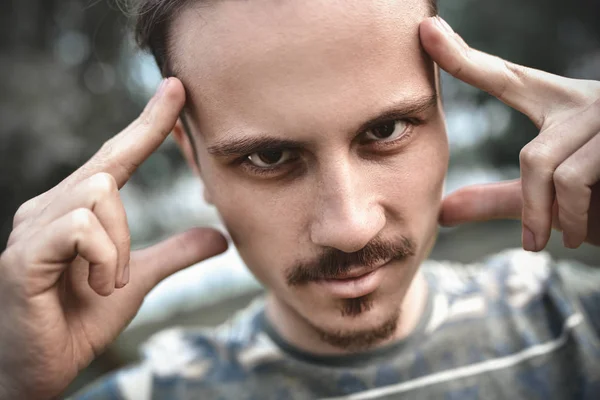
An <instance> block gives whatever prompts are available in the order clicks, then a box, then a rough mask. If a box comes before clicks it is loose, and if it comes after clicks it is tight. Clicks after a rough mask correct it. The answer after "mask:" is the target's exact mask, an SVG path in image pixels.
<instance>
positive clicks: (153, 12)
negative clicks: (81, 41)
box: [134, 0, 437, 76]
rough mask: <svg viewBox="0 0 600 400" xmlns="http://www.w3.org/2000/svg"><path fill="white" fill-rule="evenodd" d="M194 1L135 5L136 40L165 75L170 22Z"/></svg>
mask: <svg viewBox="0 0 600 400" xmlns="http://www.w3.org/2000/svg"><path fill="white" fill-rule="evenodd" d="M192 1H200V0H137V3H136V4H135V6H134V15H136V21H135V39H136V42H137V44H138V46H140V48H142V49H144V50H149V51H150V52H151V53H152V55H153V56H154V59H155V60H156V64H157V65H158V68H159V69H160V71H161V73H162V75H163V76H168V75H171V74H172V73H173V72H174V71H173V70H172V67H173V66H172V65H171V64H170V57H169V48H170V43H169V42H170V39H171V38H170V33H171V32H170V24H171V22H172V21H173V20H174V19H175V18H176V17H177V14H178V13H179V12H181V11H182V10H183V8H184V7H186V6H187V5H188V4H189V3H191V2H192ZM213 1H214V0H213ZM427 2H428V3H429V13H430V15H431V16H434V15H437V0H427Z"/></svg>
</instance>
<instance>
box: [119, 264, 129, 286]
mask: <svg viewBox="0 0 600 400" xmlns="http://www.w3.org/2000/svg"><path fill="white" fill-rule="evenodd" d="M121 282H122V284H123V286H125V285H127V284H128V283H129V264H127V265H125V268H123V276H122V277H121Z"/></svg>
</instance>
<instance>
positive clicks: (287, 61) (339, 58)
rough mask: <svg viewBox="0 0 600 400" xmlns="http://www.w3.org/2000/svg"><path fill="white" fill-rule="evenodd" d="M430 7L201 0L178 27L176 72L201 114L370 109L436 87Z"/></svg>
mask: <svg viewBox="0 0 600 400" xmlns="http://www.w3.org/2000/svg"><path fill="white" fill-rule="evenodd" d="M429 13H430V11H429V7H428V3H427V0H383V1H375V0H373V1H366V0H337V1H336V0H251V1H240V0H220V1H210V2H203V1H198V2H195V3H194V4H193V5H192V6H190V8H188V9H186V10H185V11H184V12H182V13H181V14H180V15H179V16H178V17H177V19H176V20H175V23H174V24H173V32H172V34H173V36H172V50H173V51H172V59H173V66H174V68H173V69H174V72H175V74H176V75H177V76H179V77H180V78H181V79H182V81H183V82H184V85H185V86H186V89H187V94H188V99H189V100H190V104H191V106H192V108H193V110H194V111H195V112H197V113H198V114H200V115H199V119H200V120H218V119H228V120H230V121H231V120H232V116H233V115H235V117H234V118H233V120H240V121H241V120H244V121H245V122H248V121H249V120H252V119H253V118H254V119H256V118H258V117H264V118H274V119H277V120H278V121H281V119H282V118H283V119H286V118H287V119H290V118H291V119H295V118H297V119H301V120H303V121H305V122H306V119H307V117H309V116H310V117H311V118H312V119H314V120H318V116H319V113H324V112H325V111H326V110H329V111H330V110H340V109H351V111H352V112H353V113H356V112H360V110H359V108H361V107H362V108H365V112H367V110H366V109H367V108H370V109H372V108H376V107H386V106H388V105H389V104H391V103H394V102H397V101H406V100H410V99H411V98H415V97H419V96H421V97H422V96H423V95H428V94H432V93H433V82H432V81H433V73H432V72H433V66H432V65H433V64H432V63H431V61H430V60H429V59H428V58H427V57H426V56H425V55H424V53H423V51H422V49H421V46H420V43H419V36H418V25H419V23H420V21H422V20H423V19H424V18H425V17H427V16H429ZM267 116H269V117H267ZM264 118H263V119H264ZM232 123H233V122H232Z"/></svg>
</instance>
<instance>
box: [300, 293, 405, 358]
mask: <svg viewBox="0 0 600 400" xmlns="http://www.w3.org/2000/svg"><path fill="white" fill-rule="evenodd" d="M372 307H373V299H372V296H371V295H366V296H362V297H358V298H354V299H344V300H342V303H341V307H340V314H341V316H342V318H352V319H356V318H359V317H360V316H361V315H363V314H364V313H367V312H368V311H369V310H370V309H371V308H372ZM399 319H400V309H399V308H398V309H396V310H395V311H394V312H393V313H392V314H390V316H389V317H388V318H386V319H385V320H384V321H383V322H381V323H380V324H379V325H377V326H375V327H373V328H370V329H362V330H343V329H338V330H335V329H325V328H323V327H321V326H317V325H315V324H313V323H312V322H310V321H307V322H308V323H309V324H310V325H311V326H312V328H313V329H314V331H315V332H316V333H317V334H318V335H319V338H320V339H321V340H322V341H323V342H325V343H327V344H329V345H331V346H333V347H336V348H338V349H340V350H344V351H350V352H357V351H365V350H368V349H371V348H373V347H375V346H377V345H378V344H380V343H382V342H384V341H386V340H388V339H390V338H392V337H393V336H394V333H395V332H396V330H397V327H398V320H399Z"/></svg>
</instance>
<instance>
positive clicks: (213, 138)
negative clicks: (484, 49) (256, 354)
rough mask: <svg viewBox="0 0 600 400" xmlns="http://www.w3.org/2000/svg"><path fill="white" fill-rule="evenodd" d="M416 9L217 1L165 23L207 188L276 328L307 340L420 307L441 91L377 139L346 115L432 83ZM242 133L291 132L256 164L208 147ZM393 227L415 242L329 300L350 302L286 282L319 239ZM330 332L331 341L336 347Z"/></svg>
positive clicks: (349, 346)
mask: <svg viewBox="0 0 600 400" xmlns="http://www.w3.org/2000/svg"><path fill="white" fill-rule="evenodd" d="M317 10H318V11H317ZM427 12H428V10H427V8H426V6H425V4H424V3H423V2H421V1H418V0H415V1H409V2H396V1H389V2H361V1H351V2H346V1H344V2H337V1H334V2H321V1H309V2H304V3H300V2H293V1H292V2H275V1H257V2H229V1H224V2H218V3H217V4H214V5H211V6H210V7H209V8H206V7H201V8H197V9H190V10H188V11H186V12H184V13H183V14H182V15H181V16H180V17H179V19H178V20H176V22H175V26H176V27H181V29H177V28H175V30H174V37H175V38H176V39H175V43H176V44H175V47H174V54H175V58H174V61H175V66H176V67H175V71H176V74H177V76H178V77H179V78H180V79H181V80H182V82H183V83H184V86H185V87H186V88H187V93H188V98H189V99H190V100H191V101H190V104H192V105H193V113H190V114H191V115H193V117H194V118H193V121H192V122H193V123H192V124H191V125H192V126H193V128H192V130H193V132H194V135H195V140H197V145H198V147H197V149H198V156H199V164H200V174H201V177H202V180H203V181H204V184H205V190H206V197H207V198H208V199H209V200H210V201H211V202H212V203H213V204H214V205H215V206H216V207H217V209H218V210H219V212H220V214H221V216H222V218H223V220H224V222H225V225H226V226H227V229H228V231H229V233H230V234H231V236H232V238H233V240H234V242H235V244H236V246H237V248H238V250H239V252H240V255H241V256H242V258H243V259H244V261H245V262H246V264H247V265H248V267H249V268H250V270H251V271H252V272H253V273H254V274H255V275H256V276H257V277H258V279H259V280H260V281H261V282H262V283H263V284H264V285H265V286H266V287H267V288H269V290H270V294H271V295H270V298H269V302H268V316H269V318H270V319H271V320H272V322H273V323H274V325H275V327H276V328H277V329H278V330H280V332H281V333H282V334H283V335H284V336H285V337H286V338H288V340H290V341H291V342H292V343H294V344H296V345H298V346H300V347H302V348H305V349H307V350H309V351H313V352H320V353H336V352H346V351H350V350H356V349H357V348H361V347H367V346H372V345H373V344H374V343H372V342H371V341H368V340H366V341H365V335H367V336H368V333H369V332H373V331H378V330H379V331H381V330H382V329H383V328H384V326H386V325H387V329H385V330H386V332H387V333H386V334H385V335H383V336H384V337H383V338H379V340H378V341H379V342H381V340H391V339H394V338H398V337H400V336H403V335H405V334H406V333H407V332H408V331H410V329H411V327H412V326H414V323H415V321H416V320H417V318H418V316H419V313H420V309H421V307H422V303H423V297H424V295H425V286H424V285H423V283H422V281H421V280H420V279H418V280H416V281H414V282H417V284H416V290H412V291H409V288H410V286H411V283H412V282H413V278H414V277H415V275H416V273H417V271H418V267H419V265H420V264H421V262H422V260H423V259H424V258H425V257H426V255H427V253H428V251H429V249H430V247H431V245H432V243H433V240H434V237H435V233H436V229H437V218H438V212H439V206H440V201H441V195H442V186H443V181H444V176H445V173H446V169H447V164H448V144H447V138H446V132H445V127H444V120H443V113H442V107H441V103H440V102H439V99H438V101H433V102H432V103H431V105H430V107H428V108H427V109H425V110H423V111H422V112H414V113H412V114H410V115H407V116H406V117H407V119H408V118H419V119H421V120H422V122H421V123H420V124H419V125H415V126H410V127H409V128H408V130H409V131H408V132H406V134H404V136H403V137H402V140H398V141H397V142H396V143H394V144H392V145H388V146H379V145H377V144H376V143H365V132H364V131H361V128H360V127H361V125H363V124H364V123H366V122H368V121H369V120H371V119H373V118H375V117H378V116H379V115H381V114H383V113H385V112H386V111H389V110H391V109H398V108H405V107H406V106H414V105H417V104H419V103H421V102H423V101H422V100H423V99H428V98H431V97H433V96H435V95H436V86H435V85H436V84H435V78H434V77H435V74H434V65H433V62H432V61H431V60H430V59H429V57H428V56H427V55H426V54H425V53H424V52H423V51H422V48H421V45H420V42H419V37H418V26H419V22H420V21H422V20H423V19H424V18H426V16H427ZM199 15H202V18H200V17H199ZM199 21H202V22H199ZM216 38H218V39H216ZM398 129H399V130H400V129H402V128H398ZM179 132H180V133H179V134H178V135H177V136H178V137H179V139H180V142H182V146H183V147H184V148H186V146H187V147H188V150H187V153H188V159H190V158H191V157H193V156H192V155H191V152H190V151H189V147H190V145H189V144H188V143H185V135H184V134H183V133H182V132H181V130H180V131H179ZM257 137H269V138H274V139H285V140H293V141H297V142H300V143H301V148H300V149H298V150H295V152H296V153H297V154H298V155H299V158H300V160H298V161H297V162H293V163H288V165H287V166H286V167H285V168H283V169H282V171H281V172H277V173H274V174H270V175H258V174H256V173H253V172H251V171H250V170H249V169H248V168H244V165H243V164H242V165H240V164H239V162H236V161H235V160H236V159H237V158H240V157H243V156H244V155H245V154H239V155H238V156H237V157H236V156H232V157H227V156H225V157H220V156H215V155H214V154H211V153H210V151H209V150H208V149H209V148H211V147H214V146H217V145H219V144H221V143H223V141H226V140H227V141H229V140H233V139H236V138H244V139H246V140H248V139H249V138H257ZM189 161H190V164H191V165H194V164H195V161H194V160H193V159H190V160H189ZM399 236H403V237H407V238H410V239H411V240H412V242H414V247H415V248H414V250H415V251H414V255H413V256H411V257H407V258H405V259H403V260H401V261H397V262H392V263H391V264H389V265H387V266H386V267H385V268H384V269H385V271H383V282H382V283H381V284H380V285H379V287H377V288H376V290H374V291H373V292H372V293H370V294H369V299H368V300H369V301H366V299H365V306H366V305H368V307H365V308H368V310H365V311H364V312H361V313H358V314H357V313H347V312H344V310H345V309H347V307H351V305H349V304H348V302H349V301H348V300H345V299H342V298H340V297H339V296H334V295H332V294H331V293H329V292H328V291H326V290H323V288H322V287H320V286H319V285H318V284H316V283H314V282H313V283H309V284H306V285H298V286H290V285H289V284H288V283H287V281H286V272H287V271H288V270H289V269H290V268H293V266H294V265H296V264H297V263H299V262H304V261H306V260H312V259H314V258H315V257H318V256H319V255H320V254H321V253H322V252H323V251H325V250H328V249H336V250H338V251H341V252H345V253H353V252H357V251H359V250H361V249H363V248H364V247H365V246H366V245H368V244H369V243H370V242H371V241H373V240H374V239H376V238H381V239H384V240H392V241H393V240H396V238H397V237H399ZM407 293H409V294H410V296H407ZM405 304H410V305H411V306H410V307H406V306H405ZM348 314H351V315H348ZM391 323H393V324H394V326H393V327H392V328H390V324H391ZM361 333H362V334H361ZM324 335H334V338H333V339H331V340H329V342H333V343H327V340H325V341H324V340H321V339H323V336H324ZM353 335H354V336H356V340H354V341H352V340H351V336H353ZM335 337H338V338H340V339H342V338H343V339H346V340H343V341H342V342H341V343H343V344H344V345H343V346H341V347H342V348H340V343H336V340H335Z"/></svg>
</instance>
